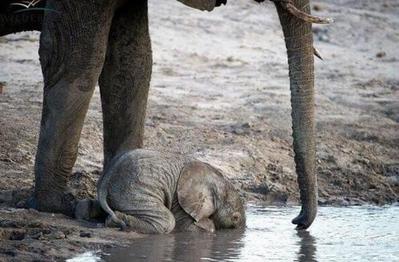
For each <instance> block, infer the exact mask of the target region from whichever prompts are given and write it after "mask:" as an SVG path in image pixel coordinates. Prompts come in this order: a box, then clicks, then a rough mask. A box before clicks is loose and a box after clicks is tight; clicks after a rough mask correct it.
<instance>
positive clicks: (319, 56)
mask: <svg viewBox="0 0 399 262" xmlns="http://www.w3.org/2000/svg"><path fill="white" fill-rule="evenodd" d="M313 54H314V55H315V56H316V57H317V58H319V59H320V60H323V61H324V59H323V57H322V56H321V54H320V52H319V50H317V49H316V47H313Z"/></svg>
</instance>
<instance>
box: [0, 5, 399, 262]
mask: <svg viewBox="0 0 399 262" xmlns="http://www.w3.org/2000/svg"><path fill="white" fill-rule="evenodd" d="M313 9H314V12H315V13H317V14H318V15H324V16H331V17H333V18H334V19H335V21H336V22H335V23H334V24H333V25H330V26H315V28H314V35H315V46H316V47H317V48H318V49H319V50H320V52H321V54H322V55H323V57H324V61H320V60H318V61H316V77H317V79H316V87H317V98H316V106H317V116H316V117H317V163H318V168H317V174H318V177H319V195H320V204H324V205H328V204H337V205H347V204H365V203H371V204H378V205H382V204H389V203H394V202H397V201H398V195H399V156H398V153H399V150H398V149H399V51H398V43H399V3H398V2H397V1H396V0H384V1H373V0H362V1H356V0H322V1H317V2H315V4H314V5H313ZM150 20H151V33H152V40H153V51H154V73H153V80H152V84H151V91H150V102H149V105H148V114H147V121H146V135H145V146H146V147H148V148H153V149H157V150H164V151H165V150H168V151H175V152H182V153H188V154H193V155H195V156H197V157H199V158H201V159H203V160H206V161H208V162H210V163H212V164H214V165H215V166H217V167H219V168H221V169H222V170H224V171H225V173H226V174H227V175H228V176H229V177H230V178H231V179H232V180H233V181H234V182H236V184H237V185H238V186H239V187H241V188H242V189H243V190H244V191H245V192H246V195H247V196H248V199H250V200H258V201H259V200H263V201H266V202H268V203H274V204H276V203H278V204H291V203H297V201H298V193H297V185H296V178H295V174H294V166H293V152H292V150H291V142H292V141H291V136H290V135H291V124H290V103H289V98H290V96H289V87H288V76H287V74H288V72H287V63H286V56H285V49H284V43H283V38H282V33H281V29H280V26H279V23H278V18H277V15H276V13H275V10H274V7H273V6H272V4H271V3H266V4H262V5H258V4H256V3H253V2H251V1H246V0H237V1H231V2H230V3H228V5H227V6H225V7H222V8H218V9H217V10H216V11H214V12H212V13H201V12H199V11H196V10H191V9H189V8H186V7H184V6H182V5H181V4H179V3H178V2H175V1H161V0H152V1H150ZM37 49H38V34H37V33H23V34H17V35H11V36H7V37H3V38H0V82H2V83H1V85H2V86H4V88H3V93H2V94H0V205H1V209H0V260H2V259H5V260H12V259H14V260H15V261H20V260H21V259H26V260H34V259H38V260H41V261H43V260H53V259H63V258H67V257H70V256H71V255H72V254H76V253H78V252H81V251H83V250H85V249H92V250H95V249H97V248H102V249H103V248H104V247H107V245H108V246H112V245H113V244H114V243H115V239H124V241H122V242H123V243H125V242H126V241H128V240H129V239H131V238H134V237H137V235H135V234H133V235H132V234H126V233H122V232H116V231H114V230H105V229H103V228H102V229H96V227H97V225H96V224H81V223H78V222H76V221H74V220H71V219H68V218H65V217H63V216H61V215H52V214H44V213H38V212H36V211H32V210H25V209H16V208H17V207H23V206H24V201H25V200H26V198H27V196H28V195H29V194H30V192H31V188H32V185H33V179H34V175H33V165H34V156H35V150H36V144H37V139H38V130H39V121H40V113H41V105H42V86H43V84H42V76H41V71H40V64H39V61H38V55H37ZM101 163H102V119H101V107H100V99H99V93H98V90H96V93H95V95H94V97H93V99H92V103H91V107H90V110H89V113H88V116H87V119H86V123H85V127H84V130H83V134H82V138H81V143H80V148H79V159H78V161H77V164H76V167H75V173H74V175H73V178H72V181H71V184H72V187H73V188H74V189H75V191H76V194H77V195H78V196H79V197H85V196H91V197H93V196H94V194H95V192H94V185H95V182H96V180H97V179H98V177H99V175H100V174H101V168H102V166H101V165H102V164H101ZM265 219H266V218H265ZM105 239H106V240H105ZM123 243H122V244H123ZM120 244H121V242H120Z"/></svg>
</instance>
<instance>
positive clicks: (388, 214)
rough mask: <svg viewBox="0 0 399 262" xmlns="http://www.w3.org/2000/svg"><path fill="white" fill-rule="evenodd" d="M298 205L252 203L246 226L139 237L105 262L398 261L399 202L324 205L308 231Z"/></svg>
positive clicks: (116, 250) (116, 251) (115, 252)
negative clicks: (296, 222)
mask: <svg viewBox="0 0 399 262" xmlns="http://www.w3.org/2000/svg"><path fill="white" fill-rule="evenodd" d="M298 212H299V208H282V207H260V206H248V208H247V228H246V229H245V230H241V231H240V230H225V231H219V232H217V233H216V234H194V233H179V234H170V235H161V236H149V237H146V238H144V239H138V240H137V241H136V242H134V243H133V244H132V245H131V246H130V247H128V248H118V249H114V250H113V251H112V252H111V253H110V254H109V255H107V256H104V257H103V259H104V260H106V261H115V262H116V261H118V262H120V261H251V262H254V261H390V262H391V261H399V207H398V206H396V207H343V208H337V207H321V208H320V209H319V215H318V217H317V220H316V221H315V223H314V224H313V226H312V227H311V229H310V230H309V231H296V230H294V227H293V225H292V224H291V223H290V220H291V218H293V217H294V216H295V215H296V214H297V213H298Z"/></svg>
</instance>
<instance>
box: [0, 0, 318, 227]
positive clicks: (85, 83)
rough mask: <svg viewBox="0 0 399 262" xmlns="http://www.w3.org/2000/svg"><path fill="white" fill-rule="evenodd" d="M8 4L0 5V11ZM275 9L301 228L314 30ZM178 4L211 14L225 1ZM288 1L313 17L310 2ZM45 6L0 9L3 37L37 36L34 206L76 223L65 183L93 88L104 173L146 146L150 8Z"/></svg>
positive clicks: (312, 200) (93, 3)
mask: <svg viewBox="0 0 399 262" xmlns="http://www.w3.org/2000/svg"><path fill="white" fill-rule="evenodd" d="M10 1H12V0H5V1H2V2H1V4H0V8H3V7H4V6H6V4H7V3H9V2H10ZM16 1H17V0H16ZM43 1H44V0H43ZM255 1H257V2H263V1H264V0H255ZM273 1H275V3H276V7H277V11H278V14H279V18H280V22H281V25H282V29H283V32H284V37H285V43H286V47H287V54H288V63H289V72H290V73H289V76H290V87H291V105H292V113H291V114H292V130H293V147H294V152H295V164H296V172H297V175H298V184H299V189H300V196H301V202H302V210H301V213H300V214H299V216H298V217H297V218H295V219H294V220H293V223H295V224H297V225H298V227H299V228H307V227H309V226H310V225H311V224H312V222H313V220H314V219H315V217H316V213H317V180H316V174H315V139H314V137H315V136H314V104H315V101H314V61H313V36H312V25H311V23H309V22H305V21H303V20H301V19H299V18H297V17H295V16H293V15H292V14H291V13H290V12H289V11H288V10H287V8H283V6H284V4H286V3H287V2H288V0H273ZM181 2H183V3H185V4H186V5H188V6H191V7H195V8H198V9H201V10H212V9H213V8H214V6H218V5H221V4H222V3H225V0H216V1H215V0H181ZM290 3H291V4H292V5H294V6H295V7H296V8H298V9H300V10H302V11H304V12H306V13H310V0H291V1H290ZM43 6H44V4H43ZM45 7H46V8H47V9H51V10H52V11H46V12H45V13H44V16H43V17H41V16H40V12H39V14H37V13H35V15H32V16H28V19H26V15H25V14H26V12H23V13H18V14H9V13H7V12H5V11H4V10H3V9H2V10H0V35H4V34H8V33H13V32H19V31H23V30H34V29H37V30H41V31H42V33H41V37H40V50H39V54H40V62H41V65H42V71H43V76H44V101H43V112H42V121H41V126H40V137H39V145H38V150H37V154H36V163H35V192H34V197H33V198H32V201H31V206H32V207H35V208H37V209H39V210H41V211H49V212H62V213H64V214H67V215H73V210H74V205H75V201H74V198H73V196H72V195H71V194H70V193H69V191H68V188H67V182H68V178H69V176H70V174H71V171H72V168H73V165H74V163H75V160H76V157H77V150H78V142H79V137H80V133H81V130H82V126H83V121H84V118H85V115H86V112H87V109H88V105H89V102H90V99H91V96H92V94H93V90H94V86H95V84H96V82H97V81H99V86H100V92H101V101H102V110H103V120H104V121H103V123H104V159H105V161H104V168H105V169H106V168H107V165H108V163H109V161H110V160H111V159H113V158H114V156H116V155H118V154H119V153H121V152H124V151H127V150H132V149H135V148H140V147H142V144H143V131H144V118H145V112H146V104H147V96H148V88H149V84H150V78H151V68H152V51H151V41H150V36H149V30H148V10H147V9H148V8H147V0H134V1H127V0H85V1H82V0H62V1H60V0H45ZM21 17H23V18H24V19H20V18H21ZM244 22H245V21H244ZM259 26H260V27H261V26H266V25H259ZM215 37H217V36H215ZM49 199H51V201H49Z"/></svg>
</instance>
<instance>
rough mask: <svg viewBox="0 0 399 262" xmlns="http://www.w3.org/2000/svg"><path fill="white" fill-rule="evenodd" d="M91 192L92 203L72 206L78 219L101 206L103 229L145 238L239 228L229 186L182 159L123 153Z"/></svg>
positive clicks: (240, 218)
mask: <svg viewBox="0 0 399 262" xmlns="http://www.w3.org/2000/svg"><path fill="white" fill-rule="evenodd" d="M97 194H98V202H97V201H90V200H83V201H80V202H79V203H78V204H77V206H76V211H75V215H76V217H77V218H78V219H90V218H93V217H95V216H97V215H98V214H99V213H101V212H100V211H101V208H102V210H104V211H105V212H106V213H107V215H108V218H107V219H106V225H107V226H120V227H122V228H128V229H131V230H133V231H136V232H140V233H146V234H150V233H169V232H171V231H172V230H176V231H209V232H213V231H214V230H215V229H221V228H239V227H243V226H245V212H244V207H243V203H242V201H241V199H240V197H239V194H238V192H237V190H236V189H235V188H234V187H233V185H232V184H231V183H230V182H229V181H228V180H227V179H226V178H224V177H223V175H222V174H221V173H220V171H218V170H217V169H216V168H214V167H212V166H210V165H209V164H206V163H203V162H200V161H198V160H195V159H192V158H188V157H183V156H178V155H172V154H164V153H159V152H155V151H150V150H144V149H136V150H133V151H129V152H126V153H123V154H121V155H119V156H117V157H115V158H114V159H113V160H112V161H111V163H110V164H109V166H108V168H107V170H105V172H104V174H103V176H102V177H101V179H100V180H99V182H98V185H97ZM100 206H101V207H100Z"/></svg>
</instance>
